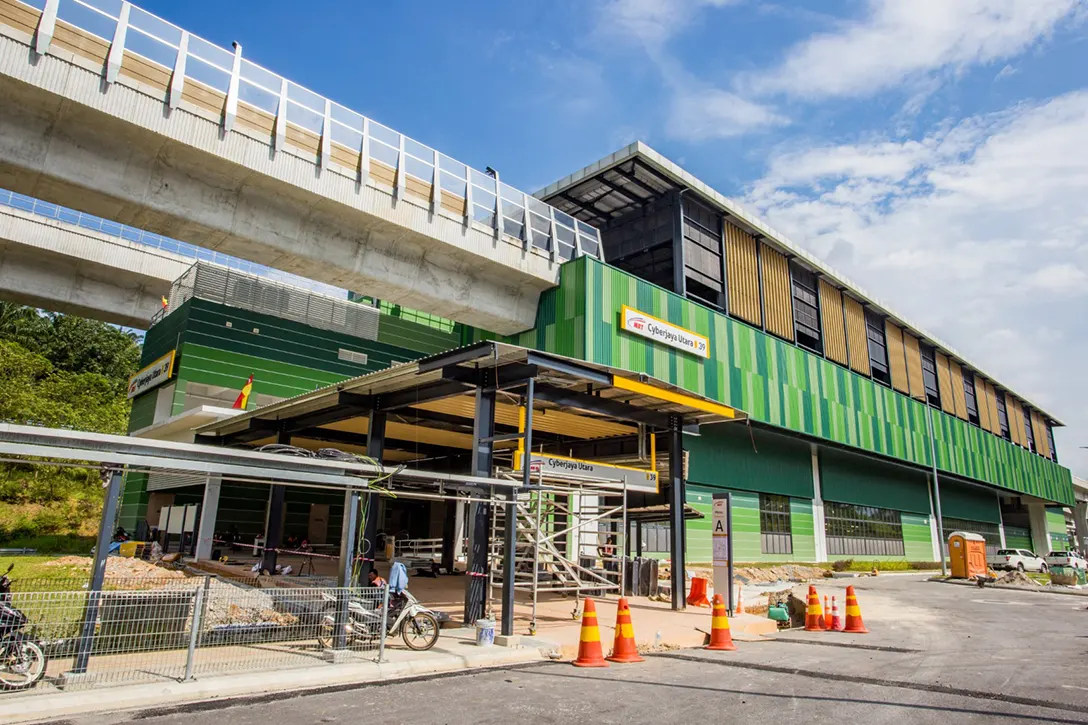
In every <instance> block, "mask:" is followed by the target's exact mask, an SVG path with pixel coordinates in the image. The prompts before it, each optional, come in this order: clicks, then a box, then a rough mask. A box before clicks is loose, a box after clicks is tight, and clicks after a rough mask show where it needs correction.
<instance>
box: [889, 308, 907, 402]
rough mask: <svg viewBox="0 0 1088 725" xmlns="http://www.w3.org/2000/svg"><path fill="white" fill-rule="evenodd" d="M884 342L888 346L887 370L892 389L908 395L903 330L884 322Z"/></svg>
mask: <svg viewBox="0 0 1088 725" xmlns="http://www.w3.org/2000/svg"><path fill="white" fill-rule="evenodd" d="M884 340H885V342H887V344H888V368H889V369H890V370H891V374H892V387H893V388H895V389H896V390H898V391H899V392H900V393H908V392H910V391H909V388H908V387H907V358H906V355H905V353H904V352H903V330H901V329H900V328H899V327H898V326H897V325H894V324H892V323H891V322H889V321H888V320H884Z"/></svg>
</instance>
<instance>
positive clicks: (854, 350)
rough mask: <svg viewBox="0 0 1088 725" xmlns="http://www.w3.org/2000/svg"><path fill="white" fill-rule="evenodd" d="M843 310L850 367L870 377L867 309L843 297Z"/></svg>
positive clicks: (848, 297)
mask: <svg viewBox="0 0 1088 725" xmlns="http://www.w3.org/2000/svg"><path fill="white" fill-rule="evenodd" d="M842 308H843V311H844V312H845V317H846V344H847V346H848V347H849V353H850V367H851V368H853V369H854V370H856V371H857V372H859V373H861V374H862V375H865V376H868V375H871V374H872V372H871V370H870V368H869V337H868V335H866V333H865V308H864V307H862V306H861V303H860V302H858V301H857V300H855V299H854V298H853V297H850V296H849V295H843V296H842Z"/></svg>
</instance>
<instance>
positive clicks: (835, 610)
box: [831, 597, 843, 632]
mask: <svg viewBox="0 0 1088 725" xmlns="http://www.w3.org/2000/svg"><path fill="white" fill-rule="evenodd" d="M842 629H843V623H842V617H840V616H839V603H838V602H836V601H835V597H831V631H832V632H841V631H842Z"/></svg>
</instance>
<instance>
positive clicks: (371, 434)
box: [358, 410, 386, 586]
mask: <svg viewBox="0 0 1088 725" xmlns="http://www.w3.org/2000/svg"><path fill="white" fill-rule="evenodd" d="M385 419H386V413H385V411H382V410H372V411H370V423H369V425H368V428H367V434H366V455H367V457H368V458H373V459H374V460H375V461H378V462H379V463H380V462H381V460H382V456H383V455H384V454H385ZM377 540H378V494H377V493H374V492H371V493H368V494H367V497H366V518H365V519H364V520H363V547H362V551H360V552H359V554H360V555H361V556H362V557H363V560H362V561H361V562H360V564H361V566H360V567H359V581H358V584H359V586H366V584H367V575H368V574H370V570H371V569H373V568H374V567H375V566H376V562H377V560H378V548H377Z"/></svg>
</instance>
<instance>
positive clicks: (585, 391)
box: [196, 341, 747, 461]
mask: <svg viewBox="0 0 1088 725" xmlns="http://www.w3.org/2000/svg"><path fill="white" fill-rule="evenodd" d="M530 379H531V380H532V381H533V386H534V394H533V410H534V414H533V441H534V443H540V444H548V443H555V444H565V443H572V442H580V441H593V440H600V439H606V438H621V437H626V436H636V435H637V433H638V431H639V425H644V426H646V427H647V428H649V429H659V430H663V429H667V428H668V427H669V425H670V422H671V420H672V419H673V416H679V417H680V418H681V419H682V422H683V424H684V425H685V426H691V425H693V424H694V425H699V424H708V423H720V422H726V421H736V420H744V419H745V418H746V417H747V416H746V415H745V413H744V412H742V411H740V410H737V409H735V408H732V407H729V406H726V405H722V404H720V403H718V402H715V401H713V400H710V399H708V398H706V397H704V396H700V395H695V394H692V393H689V392H687V391H684V390H681V389H680V388H677V387H675V386H673V385H670V384H668V383H665V382H663V381H661V380H657V379H655V378H650V377H647V376H645V375H639V374H638V373H632V372H630V371H626V370H620V369H618V368H612V367H609V366H606V365H598V364H594V363H588V362H585V361H581V360H573V359H570V358H565V357H561V356H557V355H551V354H547V353H541V352H537V351H535V350H530V349H527V348H524V347H518V346H515V345H508V344H505V343H500V342H492V341H488V342H481V343H478V344H475V345H471V346H468V347H463V348H459V349H456V350H452V351H450V352H446V353H442V354H440V355H435V356H432V357H427V358H424V359H422V360H418V361H416V362H411V363H405V364H402V365H397V366H394V367H391V368H389V369H387V370H382V371H379V372H375V373H369V374H367V375H362V376H360V377H357V378H352V379H350V380H344V381H342V382H340V383H337V384H336V385H332V386H329V387H326V388H322V389H320V390H315V391H313V392H312V393H305V394H303V395H299V396H297V397H294V398H288V399H286V400H283V401H280V402H278V403H273V404H271V405H267V406H264V407H262V408H257V409H255V410H252V411H247V412H245V413H243V414H240V415H237V416H234V417H231V418H227V419H223V420H218V421H215V422H211V423H207V424H205V425H203V426H200V427H199V428H197V429H196V430H197V433H198V436H199V437H198V441H201V442H218V443H221V444H224V445H237V444H248V445H253V446H260V445H264V444H270V443H276V442H281V443H285V442H287V441H290V443H291V444H292V445H295V446H299V447H304V448H315V447H321V446H323V445H324V446H335V447H336V448H339V449H341V450H344V451H346V452H359V453H363V452H365V445H366V434H367V431H368V429H369V416H370V415H371V412H372V411H383V412H385V413H386V430H385V446H384V454H383V457H384V458H385V459H386V460H388V461H397V460H403V461H407V460H413V459H420V458H426V457H430V456H436V455H448V454H449V453H450V452H451V449H461V450H462V451H465V452H467V451H470V450H471V448H472V442H473V434H472V431H473V424H474V418H475V410H476V408H475V394H476V390H477V389H478V388H480V387H485V388H486V387H494V388H496V389H497V390H498V398H497V401H496V411H495V429H496V435H497V436H499V435H501V434H509V433H517V431H518V425H519V423H518V421H519V414H520V413H519V402H520V396H522V395H524V393H525V389H526V386H527V384H528V381H529V380H530ZM516 445H517V442H516V440H514V439H513V438H512V437H510V439H508V440H503V441H501V442H496V444H495V447H496V449H498V450H501V449H503V448H514V447H516Z"/></svg>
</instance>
